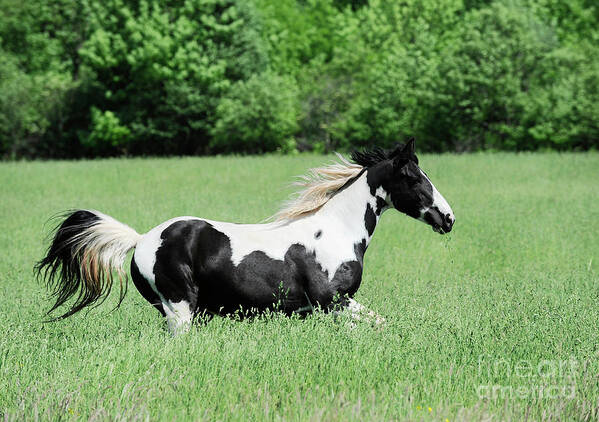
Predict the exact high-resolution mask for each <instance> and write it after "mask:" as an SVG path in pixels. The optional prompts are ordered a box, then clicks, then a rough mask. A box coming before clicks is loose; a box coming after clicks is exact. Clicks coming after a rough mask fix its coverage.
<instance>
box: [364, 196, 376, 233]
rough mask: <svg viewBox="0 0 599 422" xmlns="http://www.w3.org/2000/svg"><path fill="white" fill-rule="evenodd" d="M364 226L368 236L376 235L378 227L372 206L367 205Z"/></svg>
mask: <svg viewBox="0 0 599 422" xmlns="http://www.w3.org/2000/svg"><path fill="white" fill-rule="evenodd" d="M364 225H365V226H366V231H368V236H372V233H374V229H375V227H376V215H375V214H374V211H373V210H372V207H371V206H370V204H366V212H365V213H364Z"/></svg>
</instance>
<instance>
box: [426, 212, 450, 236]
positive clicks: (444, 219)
mask: <svg viewBox="0 0 599 422" xmlns="http://www.w3.org/2000/svg"><path fill="white" fill-rule="evenodd" d="M423 218H424V221H426V222H427V223H428V224H430V226H431V227H432V228H433V230H434V231H436V232H437V233H440V234H445V233H449V232H450V231H451V229H452V227H453V223H454V222H455V217H454V216H453V215H452V214H449V213H447V214H443V213H441V211H439V210H438V209H437V208H430V209H428V210H427V211H426V212H425V213H424V216H423Z"/></svg>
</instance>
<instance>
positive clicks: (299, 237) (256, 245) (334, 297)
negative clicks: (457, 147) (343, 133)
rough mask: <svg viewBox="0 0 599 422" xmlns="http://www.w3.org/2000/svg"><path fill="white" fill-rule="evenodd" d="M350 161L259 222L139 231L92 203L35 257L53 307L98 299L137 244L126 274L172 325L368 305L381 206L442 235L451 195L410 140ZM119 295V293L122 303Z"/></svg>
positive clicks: (315, 176) (71, 216)
mask: <svg viewBox="0 0 599 422" xmlns="http://www.w3.org/2000/svg"><path fill="white" fill-rule="evenodd" d="M352 160H353V163H350V162H349V161H346V160H345V159H343V158H341V161H340V162H339V163H335V164H332V165H330V166H327V167H323V168H319V169H314V170H312V173H311V175H310V176H307V177H305V178H304V181H303V183H302V184H303V186H304V189H303V190H302V191H301V192H300V193H299V196H298V197H297V198H296V199H295V200H294V201H292V202H291V203H289V204H287V206H286V207H285V208H284V209H282V210H281V211H280V212H279V213H278V214H277V215H276V216H275V221H274V222H271V223H266V224H233V223H224V222H218V221H211V220H206V219H203V218H197V217H177V218H173V219H171V220H168V221H165V222H164V223H162V224H160V225H158V226H157V227H155V228H153V229H152V230H150V231H149V232H148V233H146V234H144V235H141V234H139V233H137V232H136V231H135V230H133V229H132V228H130V227H128V226H126V225H125V224H123V223H120V222H118V221H117V220H115V219H113V218H112V217H109V216H107V215H105V214H102V213H100V212H98V211H91V210H78V211H74V212H69V213H68V214H66V215H65V217H66V218H65V219H64V221H62V223H61V224H60V225H59V226H58V227H57V228H56V231H55V233H54V238H53V241H52V244H51V245H50V247H49V249H48V252H47V254H46V256H45V257H44V258H43V259H42V260H41V261H40V262H39V263H38V264H37V266H36V270H37V273H38V276H41V277H42V278H43V279H44V280H45V281H46V282H47V283H48V285H49V286H50V288H51V289H52V290H53V293H54V294H55V295H56V303H55V304H54V306H53V307H52V309H51V310H50V312H52V311H53V310H55V309H56V308H57V307H59V306H60V305H62V304H64V303H65V302H66V301H68V300H69V299H70V298H72V297H73V296H76V300H75V301H74V303H73V305H72V306H71V308H70V309H69V310H68V311H67V312H66V313H65V314H64V315H62V316H61V318H64V317H67V316H69V315H72V314H74V313H75V312H77V311H79V310H81V309H82V308H84V307H86V306H88V305H91V304H94V303H96V302H98V301H101V300H102V299H105V298H106V296H107V294H108V293H109V291H110V289H111V286H112V285H113V282H114V280H115V275H116V276H117V278H118V280H119V281H120V284H121V300H122V298H123V295H124V293H123V292H124V290H123V283H125V286H126V276H125V275H124V270H123V264H124V260H125V258H126V255H127V252H128V251H130V250H131V249H133V248H135V253H134V255H133V259H132V261H131V278H132V279H133V283H134V284H135V286H136V287H137V289H138V290H139V292H140V293H141V294H142V296H143V297H144V298H145V299H146V300H148V301H149V302H150V303H151V304H152V305H154V307H155V308H156V309H158V311H160V313H162V315H163V316H165V317H166V320H167V323H168V327H169V329H170V330H171V332H173V333H174V334H176V333H178V332H181V331H185V330H186V329H187V328H188V327H189V325H190V323H191V321H192V320H193V318H194V317H195V316H196V315H198V314H206V315H214V314H218V315H228V314H232V313H235V312H237V311H239V310H240V309H243V310H247V311H252V312H260V311H264V310H268V309H274V308H276V309H278V310H281V311H283V312H285V313H287V314H291V313H294V312H300V313H307V312H310V311H311V310H313V309H314V308H315V307H319V308H321V309H324V310H325V311H327V310H331V309H339V308H344V307H347V308H349V309H350V310H351V311H352V312H354V313H356V314H358V313H359V312H361V311H363V310H364V307H362V306H361V305H360V304H358V303H357V302H355V301H354V300H353V299H352V297H353V295H354V294H355V293H356V291H357V290H358V287H360V282H361V280H362V271H363V262H364V261H363V259H364V253H365V252H366V249H367V247H368V244H369V242H370V240H371V238H372V235H373V233H374V229H375V227H376V225H377V222H378V220H379V218H380V216H381V214H382V213H383V212H384V211H385V210H387V209H389V208H395V209H397V210H399V211H401V212H403V213H405V214H407V215H409V216H410V217H413V218H415V219H418V220H421V221H424V222H426V223H427V224H429V225H430V226H432V228H433V230H435V231H437V232H439V233H441V234H443V233H447V232H449V231H450V230H451V228H452V226H453V223H454V221H455V219H454V215H453V212H452V210H451V208H450V206H449V205H448V203H447V201H446V200H445V199H444V198H443V196H441V194H440V193H439V192H438V191H437V189H436V188H435V187H434V186H433V184H432V183H431V181H430V180H429V178H428V177H427V176H426V174H425V173H424V172H423V171H422V170H421V169H420V168H419V167H418V159H417V158H416V156H415V155H414V141H413V140H410V141H409V142H408V143H407V144H406V145H405V146H404V145H398V146H397V148H395V149H394V150H392V151H384V150H381V149H374V150H371V151H367V152H355V153H353V154H352ZM119 303H120V302H119Z"/></svg>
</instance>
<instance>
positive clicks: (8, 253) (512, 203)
mask: <svg viewBox="0 0 599 422" xmlns="http://www.w3.org/2000/svg"><path fill="white" fill-rule="evenodd" d="M420 159H421V164H422V166H423V168H424V169H425V170H426V171H427V172H428V174H429V176H430V177H431V179H432V180H433V182H434V183H435V184H436V186H437V187H438V189H439V191H440V192H441V193H443V194H444V196H445V197H446V198H447V199H448V201H449V202H450V204H451V205H452V207H453V210H454V212H455V215H456V218H457V223H456V225H455V227H454V231H453V232H452V233H451V234H450V235H447V236H440V235H438V234H436V233H434V232H433V231H432V230H431V229H430V228H429V227H427V226H425V225H423V224H422V223H419V222H417V221H414V220H411V219H409V218H408V217H405V216H403V215H400V214H399V213H397V212H395V211H388V212H387V213H386V214H385V215H384V216H383V218H382V221H381V222H380V224H379V225H378V227H377V231H376V233H375V236H374V240H373V242H372V243H371V246H370V248H369V249H368V253H367V255H366V263H365V275H364V279H363V283H362V287H361V288H360V290H359V292H358V294H357V297H356V298H357V299H358V300H359V301H361V302H364V303H365V304H367V305H368V306H370V307H371V308H372V309H374V310H376V311H377V312H378V313H380V314H381V315H383V316H384V317H385V318H386V320H387V323H386V325H385V326H384V327H383V328H382V329H378V330H377V329H372V328H371V327H370V326H369V325H368V324H366V323H362V324H359V325H358V326H357V327H356V328H354V329H349V328H348V327H347V321H345V320H343V319H338V320H334V319H333V318H331V317H330V316H325V315H316V316H312V317H309V318H307V319H305V320H299V319H293V318H292V319H289V318H283V317H274V318H258V319H255V320H248V321H244V322H238V321H232V320H228V319H222V318H216V319H214V320H213V321H212V322H210V323H209V324H208V325H206V326H201V327H194V329H193V330H192V332H191V333H189V334H187V335H183V336H180V337H178V338H172V337H171V336H170V335H169V334H168V333H167V332H166V330H165V324H164V322H163V320H162V317H161V316H160V315H159V314H158V312H156V311H155V310H154V309H153V308H152V307H151V306H150V305H149V304H147V303H146V302H145V301H144V300H143V299H142V298H141V296H140V295H139V294H138V293H137V292H136V290H135V288H134V287H133V285H132V284H131V283H130V286H129V287H130V289H129V293H128V295H127V297H126V299H125V301H124V303H123V305H122V306H121V308H120V309H118V310H116V311H114V312H109V311H110V309H111V308H112V306H111V305H113V304H114V303H115V302H116V296H117V295H116V294H113V297H111V299H110V300H109V301H107V302H106V303H104V304H103V305H102V306H101V307H100V308H97V309H94V310H92V311H90V312H89V313H86V312H82V313H80V314H78V315H76V316H74V317H71V318H69V319H67V320H65V321H61V322H58V323H52V324H44V323H42V322H41V321H42V319H43V317H44V312H45V310H47V309H48V307H49V305H50V301H49V299H48V297H47V294H46V291H45V289H44V287H43V286H40V285H38V284H37V283H36V282H35V280H34V279H33V276H32V266H33V264H34V262H35V260H37V259H39V258H40V257H41V256H42V254H43V251H44V248H45V243H44V242H43V240H44V237H45V235H46V233H47V229H48V228H49V227H48V226H46V227H44V222H45V221H46V220H47V218H48V217H49V216H51V215H52V214H55V213H56V212H58V211H61V210H64V209H67V208H76V207H77V208H80V207H84V208H86V207H87V208H96V209H99V210H101V211H103V212H105V213H107V214H110V215H112V216H114V217H115V218H117V219H119V220H120V221H123V222H125V223H127V224H129V225H131V226H132V227H134V228H135V229H136V230H138V231H139V232H145V231H147V230H148V229H150V228H151V227H153V226H155V225H157V224H158V223H160V222H162V221H164V220H166V219H168V218H170V217H173V216H178V215H197V216H203V217H206V218H211V219H218V220H227V221H241V222H257V221H260V220H262V219H264V218H265V217H267V216H268V215H270V214H272V213H273V212H274V211H275V210H276V207H277V204H278V203H279V202H280V201H281V200H283V199H284V198H285V197H286V196H287V195H288V193H289V189H288V188H287V187H286V183H287V182H288V181H290V180H291V177H292V176H293V175H297V174H301V173H303V172H304V171H305V169H306V168H308V167H310V166H314V165H317V164H320V163H322V162H323V161H326V160H327V159H323V157H319V156H300V157H280V156H267V157H247V158H241V157H238V158H236V157H233V158H230V157H229V158H183V159H175V158H173V159H146V160H143V159H122V160H100V161H80V162H32V163H2V164H0V189H1V197H0V198H1V200H0V254H1V255H0V299H1V300H0V333H2V335H1V336H0V418H3V419H7V420H13V419H15V420H21V419H23V418H27V419H36V418H39V419H52V420H58V419H62V420H72V419H73V420H75V419H93V420H104V419H127V420H137V419H148V418H149V419H151V420H158V419H160V420H165V419H166V420H173V419H177V420H188V419H194V420H198V419H202V420H230V419H250V420H261V419H268V420H282V419H283V420H323V419H324V420H351V419H360V420H390V419H402V420H403V419H411V420H441V421H445V419H446V418H447V419H449V420H451V421H453V420H456V419H458V420H462V419H475V420H476V419H480V418H485V417H490V416H495V417H496V419H495V420H497V419H508V418H513V419H516V420H519V419H523V418H524V417H525V416H527V417H528V418H529V419H533V420H541V419H567V420H581V419H585V418H588V419H590V420H592V419H596V418H597V417H598V412H599V402H598V397H599V379H598V375H597V374H598V373H599V355H598V353H599V352H598V345H599V327H598V323H599V275H598V270H597V268H598V266H599V236H597V234H598V233H599V201H598V199H599V154H597V153H590V154H555V153H552V154H521V155H512V154H480V155H461V156H452V155H445V156H431V155H428V156H427V155H424V156H421V157H420ZM568 360H569V361H572V362H574V363H575V364H576V365H575V366H574V367H565V366H564V364H563V362H564V361H568ZM560 362H562V368H561V371H560V368H559V365H560ZM485 386H501V387H502V388H503V390H497V392H496V395H495V396H494V395H493V394H492V392H491V391H492V390H489V391H488V392H487V390H485V388H486V387H485ZM555 386H557V387H567V389H568V390H567V391H564V393H565V394H563V393H562V392H560V393H559V394H557V393H556V390H550V388H551V387H555ZM510 388H511V390H510ZM572 388H573V390H572ZM539 389H543V390H542V391H544V393H543V392H542V393H539ZM532 390H534V391H536V394H532V393H531V391H532ZM548 395H550V397H547V396H548ZM429 408H430V411H429Z"/></svg>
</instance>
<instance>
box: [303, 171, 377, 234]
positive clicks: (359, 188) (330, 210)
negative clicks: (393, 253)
mask: <svg viewBox="0 0 599 422" xmlns="http://www.w3.org/2000/svg"><path fill="white" fill-rule="evenodd" d="M367 175H368V171H365V172H363V173H362V174H361V175H360V176H359V177H358V178H357V179H356V180H355V181H354V182H353V183H351V185H349V186H347V187H346V188H344V189H343V190H341V191H340V192H338V193H337V194H335V196H333V197H332V198H331V199H330V200H329V201H328V202H327V203H326V204H325V205H324V206H323V207H322V208H321V209H320V210H319V211H318V212H317V213H316V214H315V215H314V217H315V218H316V219H318V220H319V221H322V222H323V223H324V224H325V225H328V226H329V227H334V228H336V229H337V230H342V231H343V233H338V234H339V235H344V237H347V238H348V239H349V240H353V241H354V242H360V241H361V240H365V241H366V244H367V245H368V243H369V242H370V239H371V238H372V235H373V233H374V229H375V227H376V225H377V223H378V220H379V218H380V216H381V214H382V212H383V211H384V210H385V209H386V208H387V207H386V196H387V194H386V192H385V191H384V190H383V189H382V188H381V187H380V186H373V188H371V186H369V184H368V177H367ZM373 191H374V194H373ZM382 201H385V203H384V205H383V202H382ZM377 210H378V212H377ZM325 229H326V227H325Z"/></svg>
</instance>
